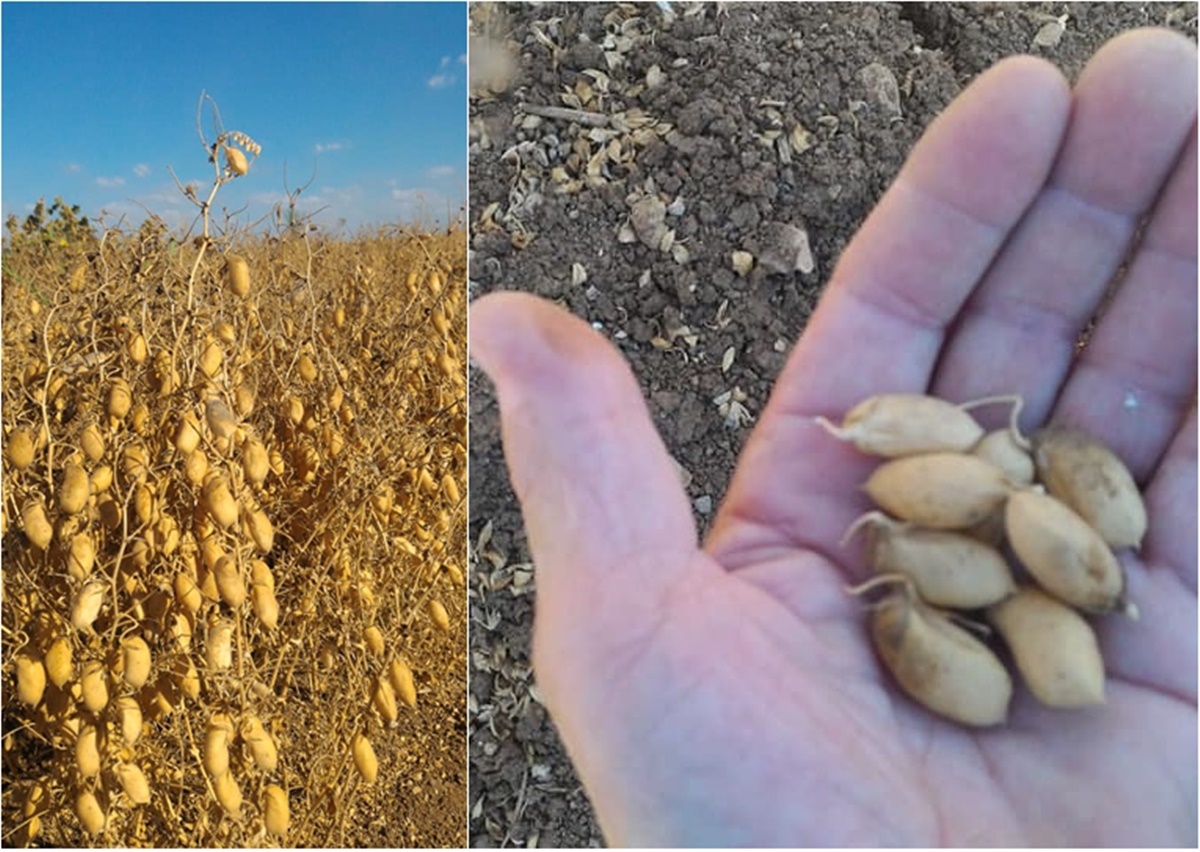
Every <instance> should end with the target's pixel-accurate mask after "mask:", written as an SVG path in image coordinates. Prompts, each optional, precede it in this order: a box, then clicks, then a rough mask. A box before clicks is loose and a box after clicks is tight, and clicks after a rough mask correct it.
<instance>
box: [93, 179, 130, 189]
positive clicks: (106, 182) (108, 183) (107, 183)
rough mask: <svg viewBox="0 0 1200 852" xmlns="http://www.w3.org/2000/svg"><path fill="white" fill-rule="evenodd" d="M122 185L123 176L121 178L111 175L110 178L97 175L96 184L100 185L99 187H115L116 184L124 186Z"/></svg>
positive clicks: (123, 183)
mask: <svg viewBox="0 0 1200 852" xmlns="http://www.w3.org/2000/svg"><path fill="white" fill-rule="evenodd" d="M124 185H125V178H123V177H112V178H106V177H98V178H96V186H101V187H104V188H105V189H115V188H116V187H118V186H124Z"/></svg>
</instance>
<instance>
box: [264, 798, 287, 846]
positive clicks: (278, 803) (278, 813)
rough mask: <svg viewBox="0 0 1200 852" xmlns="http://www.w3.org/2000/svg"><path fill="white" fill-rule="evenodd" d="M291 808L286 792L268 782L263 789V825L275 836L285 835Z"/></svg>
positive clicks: (284, 836)
mask: <svg viewBox="0 0 1200 852" xmlns="http://www.w3.org/2000/svg"><path fill="white" fill-rule="evenodd" d="M290 821H291V809H290V807H289V806H288V797H287V793H286V792H284V790H283V788H282V787H279V786H278V785H276V784H268V785H267V788H266V789H265V790H264V791H263V827H264V828H266V829H267V831H268V832H270V833H271V834H273V835H275V836H276V837H278V838H280V839H283V838H286V837H287V830H288V823H289V822H290Z"/></svg>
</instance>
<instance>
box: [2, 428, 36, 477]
mask: <svg viewBox="0 0 1200 852" xmlns="http://www.w3.org/2000/svg"><path fill="white" fill-rule="evenodd" d="M5 453H6V454H7V456H8V461H9V463H10V464H12V466H13V467H15V468H16V469H17V470H24V469H25V468H27V467H29V465H31V464H33V454H34V445H33V435H32V434H30V432H29V430H28V429H13V430H12V432H11V433H10V434H9V436H8V446H7V447H5Z"/></svg>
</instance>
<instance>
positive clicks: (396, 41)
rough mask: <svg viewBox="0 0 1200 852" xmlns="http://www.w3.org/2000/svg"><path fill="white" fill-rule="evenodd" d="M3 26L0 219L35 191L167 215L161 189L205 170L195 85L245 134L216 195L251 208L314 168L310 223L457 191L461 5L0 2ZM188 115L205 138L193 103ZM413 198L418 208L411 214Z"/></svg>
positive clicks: (229, 126)
mask: <svg viewBox="0 0 1200 852" xmlns="http://www.w3.org/2000/svg"><path fill="white" fill-rule="evenodd" d="M0 16H2V23H3V35H2V40H3V45H2V64H3V69H2V70H3V77H2V83H0V122H2V124H0V129H2V145H0V148H2V159H0V194H2V196H3V199H2V202H3V203H2V206H3V216H4V218H7V217H8V215H9V214H10V213H15V214H17V215H18V216H24V215H25V214H26V213H28V211H29V210H30V209H32V206H33V204H34V203H35V202H36V201H37V199H38V198H45V199H46V201H47V202H48V203H49V202H50V201H51V200H52V199H53V198H54V196H56V195H61V196H62V197H63V199H64V200H66V201H68V202H70V203H72V204H78V205H80V206H81V207H82V208H83V212H84V213H86V214H87V215H89V216H91V217H97V216H98V215H99V214H100V211H101V210H102V209H104V210H107V211H108V214H109V221H110V223H115V222H116V220H117V219H118V217H119V216H121V215H122V214H124V215H127V216H128V217H129V219H127V222H132V223H138V222H140V221H141V220H142V219H144V218H145V216H146V214H145V212H144V211H143V210H142V209H141V208H140V207H139V206H138V202H140V203H141V204H143V205H145V206H146V207H147V208H149V209H150V210H151V211H153V212H154V213H156V214H157V215H159V216H161V217H162V218H163V219H164V220H166V222H167V223H168V224H169V225H171V226H173V227H174V226H175V225H178V224H180V223H182V222H185V221H190V219H191V218H192V217H193V216H194V215H195V212H196V209H195V208H194V207H193V206H192V205H191V204H190V203H188V202H187V201H186V200H185V199H184V198H183V196H182V194H181V193H180V192H179V190H178V189H176V187H175V184H174V182H173V181H172V179H171V175H170V173H169V172H168V171H167V167H168V166H170V167H172V168H173V169H174V171H175V174H176V175H177V176H178V177H179V179H180V181H182V182H183V183H184V184H187V183H189V182H191V181H197V182H199V184H200V186H201V187H202V188H203V190H204V193H203V194H204V195H205V196H206V195H207V188H208V187H209V186H211V183H212V178H213V168H212V166H211V165H210V164H208V163H207V162H206V159H205V153H204V150H203V149H202V147H201V144H200V140H199V137H198V136H197V134H196V105H197V103H198V101H199V99H200V93H201V91H202V90H204V91H207V93H208V94H209V95H211V96H212V97H213V98H214V99H215V100H216V103H217V106H218V107H219V109H220V114H221V119H222V121H223V123H224V125H225V128H226V130H240V131H242V132H244V133H246V134H248V135H249V136H250V137H251V138H253V139H254V140H255V141H256V142H258V143H259V144H260V145H261V146H262V155H261V156H260V157H259V158H258V160H257V161H256V162H254V163H253V165H252V166H251V168H250V172H249V174H248V175H246V176H244V177H240V178H238V179H236V180H234V181H233V182H231V183H229V184H227V185H226V186H224V187H222V188H221V190H220V192H219V193H218V195H217V198H216V202H215V204H216V206H217V208H218V213H217V215H218V217H220V212H219V208H220V207H221V206H222V205H224V206H226V207H228V208H229V209H231V210H235V209H238V208H240V207H242V206H243V205H248V207H247V210H246V212H245V213H244V214H243V216H244V217H245V218H247V219H249V218H257V217H258V216H260V215H263V214H265V213H267V212H268V211H270V209H271V208H272V206H273V205H274V204H275V202H277V201H279V200H281V199H285V198H286V195H285V191H284V164H285V163H286V165H287V180H288V185H289V186H290V187H291V188H293V189H294V188H295V187H297V186H300V185H302V184H304V183H306V182H307V181H308V180H309V178H310V176H311V175H312V170H313V164H314V162H315V163H316V168H317V177H316V180H315V181H314V183H313V184H312V186H311V187H309V188H308V189H307V190H305V191H304V193H303V194H301V196H300V201H299V204H298V209H299V210H300V211H302V212H311V211H314V210H316V208H318V207H324V206H328V208H329V209H328V210H327V211H326V212H324V213H322V214H321V215H320V216H319V217H318V221H320V222H322V223H323V224H325V225H327V226H337V225H338V224H339V220H344V223H345V227H346V228H347V229H350V230H353V229H355V228H357V227H358V226H360V225H368V226H369V225H374V224H388V223H404V224H408V223H413V222H418V221H420V222H425V223H432V222H434V221H436V222H441V223H444V222H445V220H446V216H447V208H448V207H449V208H450V211H451V216H456V215H457V213H458V208H459V207H460V206H461V205H462V204H463V203H464V201H465V199H466V167H465V166H466V76H467V75H466V71H467V66H466V29H467V24H466V7H465V5H464V4H462V3H408V2H400V3H340V2H339V3H158V2H155V3H12V2H5V3H4V4H3V6H2V8H0ZM204 128H205V132H206V134H207V135H208V138H209V140H210V141H211V139H212V121H211V108H209V107H207V106H206V108H205V113H204ZM422 201H423V205H424V208H423V209H424V214H423V218H422V212H421V211H422V206H421V205H422Z"/></svg>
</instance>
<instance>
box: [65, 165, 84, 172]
mask: <svg viewBox="0 0 1200 852" xmlns="http://www.w3.org/2000/svg"><path fill="white" fill-rule="evenodd" d="M67 171H68V172H70V173H71V174H73V175H74V174H79V173H80V172H81V171H83V166H81V165H79V163H67Z"/></svg>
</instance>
